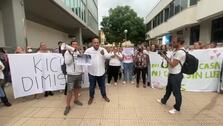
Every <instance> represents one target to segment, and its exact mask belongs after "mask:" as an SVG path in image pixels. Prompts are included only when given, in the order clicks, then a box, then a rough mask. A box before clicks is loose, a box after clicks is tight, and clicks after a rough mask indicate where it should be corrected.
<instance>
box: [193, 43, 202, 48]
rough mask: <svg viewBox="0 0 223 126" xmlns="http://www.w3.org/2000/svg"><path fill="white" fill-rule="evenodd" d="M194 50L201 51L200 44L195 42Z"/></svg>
mask: <svg viewBox="0 0 223 126" xmlns="http://www.w3.org/2000/svg"><path fill="white" fill-rule="evenodd" d="M193 49H194V50H196V49H201V46H200V42H194V48H193Z"/></svg>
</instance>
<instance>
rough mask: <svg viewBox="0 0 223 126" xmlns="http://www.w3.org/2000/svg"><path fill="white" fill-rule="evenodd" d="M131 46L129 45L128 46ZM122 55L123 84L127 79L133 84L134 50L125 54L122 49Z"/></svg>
mask: <svg viewBox="0 0 223 126" xmlns="http://www.w3.org/2000/svg"><path fill="white" fill-rule="evenodd" d="M129 48H131V47H129ZM122 55H123V60H122V63H123V68H124V81H123V84H126V82H127V81H129V82H130V83H132V84H134V81H133V75H134V74H133V72H134V62H133V59H134V52H133V53H132V54H131V53H129V54H126V53H125V52H124V51H123V52H122Z"/></svg>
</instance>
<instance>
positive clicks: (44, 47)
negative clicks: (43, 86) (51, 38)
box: [37, 42, 53, 97]
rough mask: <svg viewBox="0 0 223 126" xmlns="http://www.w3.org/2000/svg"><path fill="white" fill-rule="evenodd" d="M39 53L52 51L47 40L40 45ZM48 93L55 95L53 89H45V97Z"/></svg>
mask: <svg viewBox="0 0 223 126" xmlns="http://www.w3.org/2000/svg"><path fill="white" fill-rule="evenodd" d="M37 53H51V52H50V51H49V49H48V47H47V44H46V43H45V42H41V43H40V47H39V49H38V51H37ZM48 95H51V96H53V92H52V91H45V95H44V96H45V97H48Z"/></svg>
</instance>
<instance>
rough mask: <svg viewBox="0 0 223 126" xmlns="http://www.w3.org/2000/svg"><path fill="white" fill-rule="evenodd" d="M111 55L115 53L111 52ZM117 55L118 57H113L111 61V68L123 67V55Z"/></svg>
mask: <svg viewBox="0 0 223 126" xmlns="http://www.w3.org/2000/svg"><path fill="white" fill-rule="evenodd" d="M109 54H111V55H114V52H110V53H109ZM116 55H117V56H115V57H112V58H111V59H110V60H109V66H121V61H120V59H119V58H122V54H121V53H119V52H117V53H116Z"/></svg>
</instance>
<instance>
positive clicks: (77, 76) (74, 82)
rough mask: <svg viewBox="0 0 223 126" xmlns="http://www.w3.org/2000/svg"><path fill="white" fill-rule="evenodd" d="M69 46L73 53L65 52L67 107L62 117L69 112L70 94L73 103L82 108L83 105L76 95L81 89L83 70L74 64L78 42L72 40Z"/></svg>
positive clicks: (77, 53)
mask: <svg viewBox="0 0 223 126" xmlns="http://www.w3.org/2000/svg"><path fill="white" fill-rule="evenodd" d="M71 46H72V47H73V48H74V49H75V51H74V52H71V51H69V50H67V51H66V52H65V55H64V58H65V64H66V70H67V91H68V92H67V106H66V108H65V111H64V115H67V114H68V113H69V111H70V102H71V99H72V94H73V95H74V103H75V104H77V105H80V106H82V105H83V104H82V103H81V102H80V101H79V100H78V93H79V90H80V88H81V82H82V74H83V68H82V66H80V65H77V64H76V60H77V58H76V57H77V55H79V54H80V53H79V51H78V42H77V41H75V40H73V41H72V42H71Z"/></svg>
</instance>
